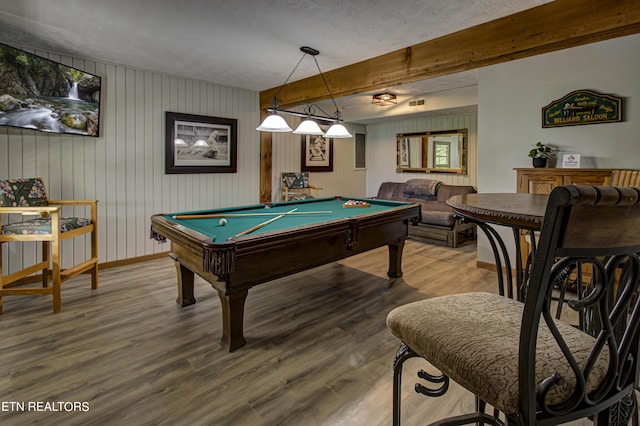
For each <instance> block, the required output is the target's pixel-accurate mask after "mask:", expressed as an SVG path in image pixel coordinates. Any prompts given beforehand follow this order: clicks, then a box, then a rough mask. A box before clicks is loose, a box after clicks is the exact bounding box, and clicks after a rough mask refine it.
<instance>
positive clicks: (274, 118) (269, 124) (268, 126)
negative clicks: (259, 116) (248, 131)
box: [256, 114, 292, 133]
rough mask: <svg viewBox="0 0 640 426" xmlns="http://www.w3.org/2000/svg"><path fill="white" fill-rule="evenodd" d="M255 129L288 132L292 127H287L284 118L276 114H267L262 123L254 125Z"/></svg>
mask: <svg viewBox="0 0 640 426" xmlns="http://www.w3.org/2000/svg"><path fill="white" fill-rule="evenodd" d="M256 130H259V131H261V132H275V133H278V132H280V133H282V132H290V131H291V130H292V129H291V127H289V125H288V124H287V122H286V121H284V118H282V117H280V116H279V115H277V114H271V115H268V116H267V118H265V119H264V121H263V122H262V124H261V125H260V126H259V127H256Z"/></svg>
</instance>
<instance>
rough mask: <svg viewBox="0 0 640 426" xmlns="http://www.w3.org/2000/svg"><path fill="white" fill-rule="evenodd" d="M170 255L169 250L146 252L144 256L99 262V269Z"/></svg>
mask: <svg viewBox="0 0 640 426" xmlns="http://www.w3.org/2000/svg"><path fill="white" fill-rule="evenodd" d="M168 256H169V252H168V251H163V252H161V253H154V254H146V255H144V256H136V257H129V258H127V259H120V260H113V261H111V262H104V263H99V264H98V270H101V269H109V268H115V267H117V266H125V265H131V264H132V263H140V262H146V261H147V260H155V259H162V258H164V257H168Z"/></svg>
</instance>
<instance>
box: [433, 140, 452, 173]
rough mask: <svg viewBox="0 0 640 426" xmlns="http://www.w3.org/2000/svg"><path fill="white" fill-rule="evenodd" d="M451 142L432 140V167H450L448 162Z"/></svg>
mask: <svg viewBox="0 0 640 426" xmlns="http://www.w3.org/2000/svg"><path fill="white" fill-rule="evenodd" d="M450 152H451V142H443V141H437V140H436V141H434V142H433V160H434V164H433V166H434V168H436V169H448V168H451V163H450V161H451V160H450V158H451V156H450Z"/></svg>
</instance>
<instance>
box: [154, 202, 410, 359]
mask: <svg viewBox="0 0 640 426" xmlns="http://www.w3.org/2000/svg"><path fill="white" fill-rule="evenodd" d="M419 214H420V211H419V206H417V205H403V206H398V207H395V208H392V209H389V210H385V211H383V212H379V213H376V214H365V215H363V216H358V217H353V218H347V219H335V220H326V219H323V221H321V222H318V223H312V224H309V225H305V226H298V227H295V228H289V229H284V230H280V231H274V232H266V233H258V234H256V235H247V236H243V237H240V238H237V239H235V240H232V241H224V242H212V241H211V239H210V238H208V237H206V236H204V235H202V234H199V233H197V232H193V231H192V230H190V229H188V228H187V227H185V226H183V225H180V224H178V223H176V222H175V221H171V220H167V219H166V218H165V217H164V216H163V215H156V216H153V217H152V220H151V222H152V232H154V233H156V234H159V235H162V236H164V237H165V238H166V239H169V240H170V241H171V254H170V256H171V257H172V258H173V259H174V261H175V265H176V270H177V275H178V299H177V303H178V304H180V305H181V306H188V305H191V304H193V303H195V302H196V299H195V296H194V273H196V274H198V275H199V276H201V277H202V278H203V279H205V280H206V281H207V282H209V283H210V284H211V286H212V287H213V288H215V289H216V291H217V292H218V296H219V298H220V302H221V305H222V321H223V335H222V338H221V341H220V343H221V344H222V345H223V346H224V347H225V348H227V349H228V350H229V351H232V350H234V349H237V348H238V347H240V346H242V345H244V344H245V342H246V340H245V338H244V335H243V322H244V304H245V300H246V297H247V294H248V290H249V288H251V287H253V286H255V285H258V284H262V283H265V282H268V281H272V280H274V279H276V278H280V277H283V276H287V275H291V274H295V273H297V272H301V271H304V270H307V269H311V268H315V267H317V266H320V265H324V264H327V263H330V262H334V261H336V260H340V259H344V258H346V257H349V256H353V255H355V254H359V253H363V252H365V251H369V250H372V249H374V248H378V247H382V246H384V245H387V246H388V247H389V270H388V275H389V276H390V277H392V278H397V277H400V276H402V250H403V248H404V242H405V240H406V238H407V235H408V222H409V220H412V219H416V218H417V217H418V216H419Z"/></svg>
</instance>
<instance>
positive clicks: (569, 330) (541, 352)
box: [387, 293, 608, 416]
mask: <svg viewBox="0 0 640 426" xmlns="http://www.w3.org/2000/svg"><path fill="white" fill-rule="evenodd" d="M523 307H524V304H523V303H521V302H518V301H516V300H513V299H509V298H507V297H504V296H499V295H497V294H491V293H466V294H456V295H451V296H442V297H436V298H433V299H427V300H423V301H419V302H414V303H410V304H407V305H404V306H400V307H398V308H396V309H394V310H393V311H391V312H390V313H389V315H388V317H387V325H388V327H389V330H390V331H391V333H392V334H393V335H395V336H396V337H398V338H399V339H400V340H402V342H404V343H405V344H406V345H407V346H408V347H409V348H411V349H412V350H413V351H414V352H415V353H416V354H418V355H419V356H421V357H422V358H424V359H426V360H427V361H429V362H430V363H431V364H433V366H434V367H436V368H438V369H439V370H441V371H442V372H443V373H444V374H445V375H447V376H448V377H449V378H450V379H451V380H453V381H454V382H456V383H458V384H460V385H462V386H463V387H465V388H466V389H468V390H469V391H471V392H472V393H474V394H475V395H476V396H478V397H479V398H480V399H481V400H483V401H485V402H486V403H488V404H490V405H492V406H493V407H494V408H497V409H498V410H499V411H501V412H502V413H505V414H507V415H512V416H515V415H517V414H518V349H519V340H520V323H521V321H522V313H523ZM556 324H557V326H558V328H559V329H560V331H561V332H562V334H563V336H564V338H565V341H566V342H567V344H568V345H569V347H570V348H571V350H572V352H573V354H574V356H576V359H577V361H578V362H579V363H580V364H582V363H583V362H584V360H585V359H586V357H587V355H588V354H589V352H590V351H591V349H592V347H593V344H594V341H595V339H594V338H593V337H591V336H590V335H588V334H586V333H584V332H582V331H580V330H578V329H577V328H575V327H573V326H571V325H569V324H567V323H563V322H560V321H558V322H556ZM607 356H608V352H606V351H605V352H604V353H603V356H601V357H600V358H599V359H598V362H597V363H596V366H595V367H594V372H597V373H596V374H592V375H590V376H589V381H588V383H587V389H588V391H589V392H590V391H592V390H593V389H595V388H596V387H597V385H598V384H599V383H600V381H601V380H602V378H603V377H604V376H605V374H606V371H607V366H608V363H607ZM536 358H537V360H538V363H537V366H538V368H537V370H536V382H538V383H539V382H541V381H542V380H543V379H545V378H547V377H550V376H552V375H553V374H554V373H558V374H561V375H562V376H563V377H573V376H572V375H571V374H570V367H569V364H568V362H567V361H566V359H565V358H564V357H563V356H562V355H561V353H560V349H559V347H558V345H557V343H556V341H555V339H554V338H553V336H552V335H551V333H550V332H549V329H548V328H547V327H541V328H540V335H539V336H538V344H537V352H536ZM572 390H573V384H571V383H567V384H566V385H564V386H558V387H556V388H554V390H553V392H552V393H550V394H549V395H548V397H547V401H548V403H551V404H553V403H558V402H560V401H563V400H565V399H566V398H567V397H568V396H569V395H570V393H571V392H572Z"/></svg>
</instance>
